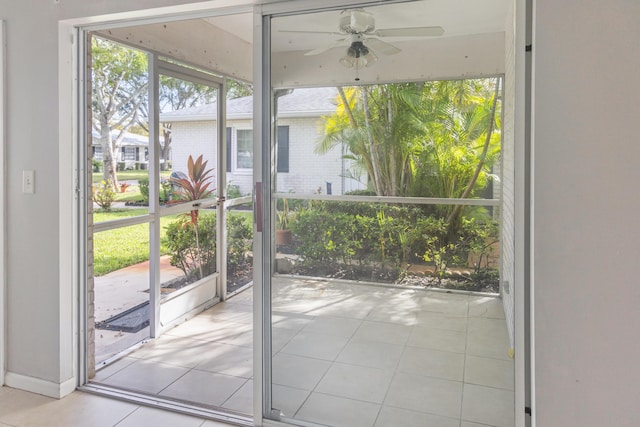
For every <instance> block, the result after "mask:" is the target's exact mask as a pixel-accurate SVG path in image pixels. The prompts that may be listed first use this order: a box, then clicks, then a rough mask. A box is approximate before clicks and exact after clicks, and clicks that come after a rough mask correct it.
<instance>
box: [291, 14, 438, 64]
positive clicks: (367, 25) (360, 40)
mask: <svg viewBox="0 0 640 427" xmlns="http://www.w3.org/2000/svg"><path fill="white" fill-rule="evenodd" d="M338 29H339V32H331V31H291V30H282V32H287V33H298V34H329V35H334V36H341V37H342V38H340V39H338V40H335V41H334V42H333V43H330V44H328V45H325V46H320V47H318V48H316V49H313V50H310V51H308V52H306V53H305V56H312V55H320V54H321V53H324V52H327V51H329V50H331V49H333V48H337V47H342V46H347V50H346V52H345V55H344V56H343V57H341V58H340V63H341V64H342V65H344V66H345V67H347V68H354V67H355V68H356V70H357V69H358V68H362V67H370V66H371V65H373V64H374V63H375V62H376V61H377V60H378V57H377V56H376V54H375V53H374V51H375V52H379V53H382V54H383V55H395V54H397V53H399V52H400V51H401V49H400V48H398V47H396V46H394V45H392V44H391V43H388V42H386V41H384V40H381V38H383V37H437V36H441V35H442V34H444V29H442V27H406V28H386V29H378V30H377V29H376V25H375V17H374V16H373V14H372V13H370V12H367V11H365V10H364V9H347V10H344V11H342V12H341V16H340V21H339V25H338Z"/></svg>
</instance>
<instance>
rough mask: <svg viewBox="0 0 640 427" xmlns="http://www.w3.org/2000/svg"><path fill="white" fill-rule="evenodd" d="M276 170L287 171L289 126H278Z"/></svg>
mask: <svg viewBox="0 0 640 427" xmlns="http://www.w3.org/2000/svg"><path fill="white" fill-rule="evenodd" d="M277 159H278V164H277V171H278V172H289V126H278V156H277Z"/></svg>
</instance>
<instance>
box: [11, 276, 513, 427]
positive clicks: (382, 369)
mask: <svg viewBox="0 0 640 427" xmlns="http://www.w3.org/2000/svg"><path fill="white" fill-rule="evenodd" d="M273 288H274V295H273V307H274V312H273V322H274V329H273V351H274V357H273V383H274V385H273V402H274V407H276V408H278V409H280V410H281V411H282V412H283V414H284V416H285V417H290V418H295V419H299V420H304V421H310V422H317V423H323V424H328V425H334V426H341V425H344V426H350V427H351V426H359V425H362V426H369V427H381V426H389V425H403V426H412V425H416V426H418V425H419V426H427V427H429V426H445V427H448V426H458V427H461V426H467V425H468V426H472V425H476V424H478V425H485V426H494V427H499V426H512V425H513V405H514V403H513V388H514V387H513V360H511V359H510V358H509V356H508V349H509V341H508V336H507V329H506V324H505V320H504V315H503V313H502V303H501V300H500V299H498V298H494V297H485V296H473V295H460V294H446V293H438V292H429V291H418V290H406V289H395V288H388V287H379V286H370V285H357V284H352V283H344V282H338V281H325V280H311V279H307V280H305V279H297V278H295V279H294V278H285V277H279V278H277V279H276V280H274V284H273ZM251 305H252V290H251V289H248V290H246V291H244V292H242V293H241V294H239V295H237V296H235V297H233V298H231V299H230V300H229V301H227V302H225V303H220V304H218V305H216V306H214V307H213V308H211V309H209V310H207V311H205V312H203V313H201V314H200V315H198V316H197V317H196V318H194V319H192V320H190V321H188V322H186V323H184V324H182V325H180V326H178V327H176V328H174V329H172V330H170V331H168V332H167V333H166V334H165V335H164V336H162V337H161V338H159V339H157V340H155V341H153V342H149V343H147V344H145V345H144V346H143V347H142V348H140V349H139V350H138V351H135V352H133V353H132V354H130V355H129V356H127V357H126V358H124V359H121V360H120V361H118V362H116V363H115V364H113V365H111V366H108V367H106V368H104V369H103V370H101V371H99V372H98V374H97V376H96V381H98V382H100V383H104V384H108V385H112V386H122V387H126V388H130V389H135V390H138V391H143V392H148V393H152V394H159V395H161V396H169V397H174V398H178V399H186V400H193V401H196V402H200V403H203V404H209V405H214V406H219V407H223V408H228V409H232V410H235V411H239V412H244V413H249V412H250V411H251V408H252V396H251V392H252V364H251V358H252V353H251V346H252V325H251V322H252V313H251ZM0 421H2V419H0Z"/></svg>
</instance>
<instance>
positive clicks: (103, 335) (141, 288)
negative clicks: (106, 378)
mask: <svg viewBox="0 0 640 427" xmlns="http://www.w3.org/2000/svg"><path fill="white" fill-rule="evenodd" d="M183 275H184V273H183V272H182V270H180V269H179V268H176V267H173V266H172V265H171V263H170V262H169V256H168V255H164V256H162V257H160V281H161V283H166V282H168V281H170V280H173V279H175V278H178V277H182V276H183ZM94 289H95V293H94V295H95V296H94V302H95V319H96V322H100V321H104V320H106V319H108V318H110V317H113V316H115V315H117V314H119V313H122V312H123V311H126V310H128V309H130V308H132V307H135V306H137V305H139V304H142V303H143V302H145V301H149V261H145V262H141V263H139V264H135V265H132V266H129V267H126V268H123V269H120V270H117V271H113V272H111V273H109V274H105V275H104V276H100V277H96V278H95V288H94ZM148 336H149V328H144V329H142V330H140V331H138V332H136V333H125V332H120V331H109V330H103V329H100V330H96V333H95V345H96V347H95V360H96V364H97V365H98V366H99V365H100V363H102V362H104V361H105V360H107V359H109V358H110V357H112V356H115V355H116V354H118V353H120V352H122V351H124V350H126V349H127V348H129V347H131V346H133V345H135V344H137V343H139V342H140V341H142V340H143V339H145V338H147V337H148Z"/></svg>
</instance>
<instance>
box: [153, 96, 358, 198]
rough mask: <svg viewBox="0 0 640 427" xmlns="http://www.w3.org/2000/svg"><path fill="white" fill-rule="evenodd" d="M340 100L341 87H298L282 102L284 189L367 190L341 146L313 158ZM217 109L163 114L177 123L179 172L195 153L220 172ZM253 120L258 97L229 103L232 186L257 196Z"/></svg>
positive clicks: (280, 145)
mask: <svg viewBox="0 0 640 427" xmlns="http://www.w3.org/2000/svg"><path fill="white" fill-rule="evenodd" d="M337 97H338V91H337V90H336V89H335V88H332V87H325V88H311V89H295V90H294V91H293V92H291V93H290V94H288V95H284V96H282V97H280V98H279V103H278V153H277V172H278V173H277V183H276V188H277V190H278V191H280V192H295V193H316V192H321V193H323V194H326V193H329V192H331V194H344V193H345V192H347V191H352V190H356V189H361V188H364V187H365V184H363V183H361V182H359V181H358V180H356V179H352V178H348V177H347V176H351V175H350V174H353V172H354V170H353V164H352V162H351V161H350V160H345V159H343V153H342V149H341V148H340V147H337V148H335V149H333V150H331V151H330V152H328V153H326V154H311V155H310V154H309V153H313V152H314V148H315V145H316V143H317V142H318V141H319V140H320V139H322V137H323V132H324V126H323V120H322V117H323V116H327V115H329V114H333V113H335V111H336V99H337ZM216 111H217V106H216V104H215V103H212V104H207V105H203V106H199V107H192V108H185V109H182V110H178V111H174V112H171V113H164V114H161V115H160V120H161V121H162V122H163V123H171V130H172V142H171V147H172V152H173V155H172V157H173V170H174V171H180V172H186V169H187V160H188V158H189V155H193V157H194V158H197V156H199V155H200V154H202V155H204V158H205V160H208V161H209V163H208V166H209V167H213V168H214V171H215V168H216V165H217V158H218V157H217V145H216V139H217V138H216ZM252 118H253V98H252V97H250V96H248V97H243V98H236V99H232V100H229V101H227V123H226V126H227V128H226V139H227V168H226V169H227V182H228V183H229V185H235V186H237V187H238V188H239V190H240V192H241V193H242V194H249V193H251V191H252V187H253V186H252V184H253V170H252V163H253V126H252V125H253V122H252ZM216 176H217V173H216ZM363 182H366V180H363Z"/></svg>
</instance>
